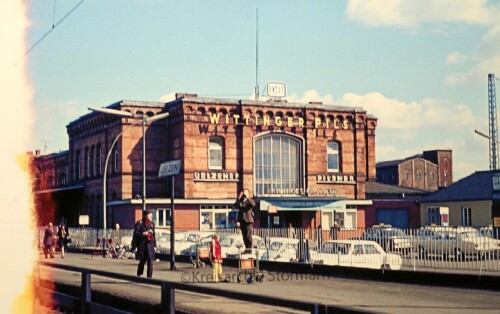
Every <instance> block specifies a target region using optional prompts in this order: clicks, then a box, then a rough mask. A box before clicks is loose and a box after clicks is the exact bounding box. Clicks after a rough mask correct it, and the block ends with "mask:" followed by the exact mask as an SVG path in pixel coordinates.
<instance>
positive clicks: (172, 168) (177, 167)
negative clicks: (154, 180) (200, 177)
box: [158, 159, 181, 178]
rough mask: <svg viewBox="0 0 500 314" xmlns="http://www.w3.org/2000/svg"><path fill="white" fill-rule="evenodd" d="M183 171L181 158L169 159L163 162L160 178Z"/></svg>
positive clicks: (159, 173)
mask: <svg viewBox="0 0 500 314" xmlns="http://www.w3.org/2000/svg"><path fill="white" fill-rule="evenodd" d="M180 171H181V160H180V159H177V160H172V161H167V162H164V163H162V164H161V166H160V171H159V172H158V178H162V177H168V176H172V175H177V174H179V172H180Z"/></svg>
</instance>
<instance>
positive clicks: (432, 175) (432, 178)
mask: <svg viewBox="0 0 500 314" xmlns="http://www.w3.org/2000/svg"><path fill="white" fill-rule="evenodd" d="M430 175H431V180H433V181H434V178H435V176H436V174H435V173H434V171H431V172H430Z"/></svg>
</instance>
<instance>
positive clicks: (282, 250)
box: [262, 237, 299, 262]
mask: <svg viewBox="0 0 500 314" xmlns="http://www.w3.org/2000/svg"><path fill="white" fill-rule="evenodd" d="M266 243H267V251H266V253H264V255H263V256H262V260H266V261H274V262H295V261H297V260H298V257H297V252H298V250H299V249H298V246H299V240H298V239H292V238H280V237H270V238H267V239H266Z"/></svg>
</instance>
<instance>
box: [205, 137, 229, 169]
mask: <svg viewBox="0 0 500 314" xmlns="http://www.w3.org/2000/svg"><path fill="white" fill-rule="evenodd" d="M212 143H214V145H219V147H218V148H217V147H212V145H211V144H212ZM216 152H220V165H213V164H212V153H216ZM224 159H225V158H224V138H222V137H220V136H211V137H210V138H209V139H208V169H210V170H223V169H224ZM214 160H215V159H214Z"/></svg>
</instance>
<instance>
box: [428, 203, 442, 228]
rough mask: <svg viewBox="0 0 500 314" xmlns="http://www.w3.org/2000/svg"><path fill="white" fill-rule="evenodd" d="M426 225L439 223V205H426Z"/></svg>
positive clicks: (438, 224)
mask: <svg viewBox="0 0 500 314" xmlns="http://www.w3.org/2000/svg"><path fill="white" fill-rule="evenodd" d="M426 223H427V225H437V226H440V225H441V214H440V213H439V207H427V219H426Z"/></svg>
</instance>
